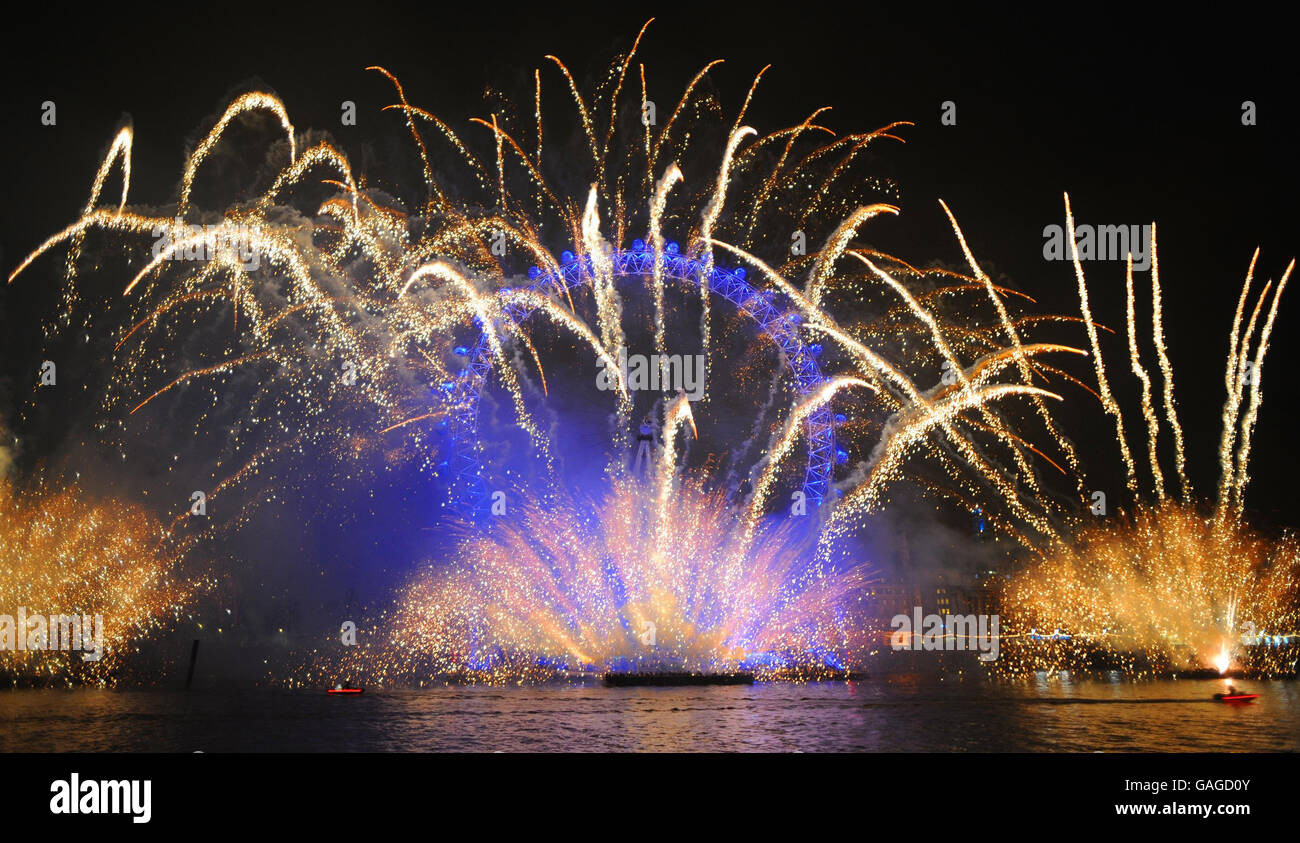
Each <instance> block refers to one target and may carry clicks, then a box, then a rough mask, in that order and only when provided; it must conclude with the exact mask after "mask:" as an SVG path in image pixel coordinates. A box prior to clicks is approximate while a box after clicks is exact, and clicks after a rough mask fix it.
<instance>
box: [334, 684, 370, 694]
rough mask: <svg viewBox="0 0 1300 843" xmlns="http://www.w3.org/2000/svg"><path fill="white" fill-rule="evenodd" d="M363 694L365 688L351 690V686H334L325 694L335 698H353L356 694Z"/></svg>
mask: <svg viewBox="0 0 1300 843" xmlns="http://www.w3.org/2000/svg"><path fill="white" fill-rule="evenodd" d="M365 692H366V689H365V688H353V687H352V686H351V685H335V686H334V687H333V688H330V689H329V690H328V691H326V692H325V693H327V694H333V695H336V696H355V695H357V694H364V693H365Z"/></svg>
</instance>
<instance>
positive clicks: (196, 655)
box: [185, 638, 199, 691]
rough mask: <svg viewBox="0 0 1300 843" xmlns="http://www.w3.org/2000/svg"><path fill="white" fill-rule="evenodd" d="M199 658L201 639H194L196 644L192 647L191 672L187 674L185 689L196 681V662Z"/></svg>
mask: <svg viewBox="0 0 1300 843" xmlns="http://www.w3.org/2000/svg"><path fill="white" fill-rule="evenodd" d="M198 659H199V639H197V638H195V639H194V646H192V647H190V672H189V673H187V674H186V675H185V690H187V691H188V690H189V689H190V685H191V684H193V683H194V663H195V662H196V661H198Z"/></svg>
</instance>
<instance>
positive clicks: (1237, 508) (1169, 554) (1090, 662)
mask: <svg viewBox="0 0 1300 843" xmlns="http://www.w3.org/2000/svg"><path fill="white" fill-rule="evenodd" d="M1065 207H1066V218H1067V222H1068V223H1069V225H1068V228H1069V230H1070V232H1071V235H1070V236H1071V237H1073V222H1072V217H1071V215H1070V204H1069V197H1068V196H1066V198H1065ZM1155 231H1156V228H1155V225H1154V224H1153V225H1152V226H1151V232H1152V234H1151V243H1150V248H1151V254H1152V264H1151V286H1152V332H1151V337H1152V341H1153V344H1154V345H1155V350H1156V355H1157V359H1158V361H1159V366H1160V371H1161V374H1162V376H1163V378H1164V383H1163V388H1162V395H1163V404H1164V410H1165V422H1166V425H1167V426H1168V427H1169V429H1170V431H1171V437H1172V439H1173V442H1174V453H1175V474H1176V476H1177V480H1178V484H1179V488H1180V489H1181V490H1182V497H1181V499H1179V500H1174V499H1171V498H1170V497H1168V496H1167V494H1166V487H1165V482H1164V478H1163V474H1162V472H1161V469H1160V464H1159V456H1158V445H1159V438H1160V429H1161V426H1160V423H1159V418H1158V416H1157V413H1156V410H1155V407H1154V403H1153V392H1154V386H1153V384H1152V382H1151V377H1150V376H1149V375H1148V373H1147V371H1146V369H1145V368H1144V367H1143V366H1142V363H1141V357H1140V350H1139V347H1138V335H1139V330H1138V326H1137V318H1136V314H1135V307H1134V283H1133V261H1132V255H1131V254H1130V255H1129V259H1128V265H1127V269H1126V275H1125V294H1126V295H1125V319H1126V323H1127V339H1128V354H1129V361H1130V368H1131V370H1132V372H1133V374H1134V376H1135V378H1136V379H1137V380H1138V382H1139V385H1140V396H1141V408H1142V413H1143V416H1144V417H1145V419H1146V426H1147V454H1148V459H1149V462H1150V470H1151V477H1152V483H1153V498H1152V500H1151V501H1144V500H1143V499H1142V498H1141V496H1140V493H1139V490H1138V481H1137V474H1136V470H1135V462H1134V459H1133V457H1132V454H1131V453H1130V451H1129V450H1128V446H1127V443H1126V442H1125V439H1124V421H1123V414H1122V412H1121V410H1120V408H1119V405H1118V403H1117V402H1116V400H1115V398H1114V395H1113V393H1112V392H1111V389H1110V386H1109V384H1108V382H1107V379H1106V374H1105V364H1104V363H1103V361H1102V357H1101V348H1100V345H1099V343H1098V341H1097V333H1096V329H1095V327H1093V323H1092V321H1091V320H1092V317H1091V313H1090V310H1089V306H1088V291H1087V284H1086V280H1085V278H1084V275H1083V267H1082V264H1081V263H1080V261H1079V259H1078V254H1077V249H1076V250H1075V252H1074V253H1073V257H1074V267H1075V272H1076V276H1077V280H1078V285H1079V298H1080V308H1081V310H1082V312H1083V316H1084V320H1085V325H1087V330H1088V337H1089V342H1090V344H1091V347H1092V351H1093V358H1094V359H1093V364H1094V371H1095V373H1096V376H1097V382H1098V388H1099V392H1098V394H1099V397H1100V398H1101V401H1102V404H1103V406H1104V408H1105V409H1106V412H1107V413H1108V414H1110V415H1111V416H1112V417H1113V418H1114V421H1115V426H1116V430H1117V432H1118V434H1119V445H1120V452H1121V456H1122V457H1123V460H1124V463H1125V467H1126V470H1127V477H1128V481H1127V485H1128V488H1129V490H1130V491H1131V492H1132V495H1133V506H1132V509H1131V511H1128V512H1125V511H1123V510H1121V511H1120V512H1118V513H1116V514H1115V515H1114V516H1113V517H1111V518H1108V519H1106V520H1097V519H1093V521H1092V522H1091V523H1089V522H1088V521H1086V520H1084V521H1078V522H1076V524H1075V526H1074V528H1073V529H1072V530H1068V531H1062V532H1061V533H1059V534H1058V535H1057V537H1056V540H1055V541H1054V542H1053V543H1052V545H1051V546H1050V547H1049V548H1048V549H1046V550H1045V551H1044V552H1042V553H1041V554H1039V555H1038V557H1037V559H1036V560H1035V562H1034V563H1033V564H1031V565H1030V566H1029V568H1028V569H1027V570H1026V571H1025V572H1024V573H1023V574H1021V575H1019V576H1017V577H1015V578H1014V579H1013V580H1012V581H1011V582H1010V584H1009V585H1008V587H1007V590H1006V594H1005V595H1004V599H1005V610H1006V612H1007V613H1008V614H1009V615H1010V616H1011V617H1012V618H1013V619H1014V621H1013V623H1012V625H1011V631H1010V632H1009V633H1008V635H1007V636H1006V637H1008V639H1009V641H1008V646H1009V648H1010V649H1009V650H1008V649H1006V648H1004V651H1003V652H1004V653H1009V655H1008V656H1007V657H1005V658H1004V659H1003V660H1002V662H1001V663H1000V664H999V665H998V670H1000V671H1002V672H1005V673H1018V672H1023V671H1026V670H1049V671H1054V670H1065V669H1068V670H1114V669H1118V670H1123V671H1126V672H1128V673H1130V674H1135V675H1144V674H1152V675H1155V674H1160V673H1162V672H1166V671H1169V670H1177V669H1186V668H1208V667H1215V668H1217V669H1218V670H1219V671H1220V672H1224V671H1226V670H1227V669H1228V668H1229V667H1233V666H1235V667H1239V668H1242V669H1246V670H1249V671H1252V672H1255V673H1259V674H1264V675H1272V674H1293V673H1294V672H1295V670H1296V656H1295V650H1294V648H1293V647H1290V646H1284V647H1282V648H1281V649H1278V648H1277V647H1276V646H1262V645H1261V644H1262V642H1263V643H1269V644H1274V645H1275V644H1276V643H1277V642H1278V641H1279V640H1281V641H1282V642H1283V643H1284V644H1288V643H1289V641H1290V640H1291V638H1292V637H1293V636H1294V635H1295V634H1296V630H1297V628H1300V623H1298V622H1300V551H1298V550H1297V545H1296V541H1295V539H1294V537H1293V536H1291V535H1289V534H1285V535H1283V536H1281V537H1280V538H1269V537H1265V536H1262V535H1260V534H1259V533H1257V532H1256V531H1254V530H1252V529H1251V528H1250V527H1249V526H1248V525H1246V524H1244V523H1242V512H1243V508H1244V498H1245V488H1246V485H1247V483H1248V482H1249V477H1248V475H1247V473H1246V465H1247V462H1248V459H1249V454H1250V432H1251V429H1252V428H1253V426H1254V423H1255V420H1256V418H1257V416H1258V410H1259V406H1260V403H1261V401H1262V391H1261V383H1262V378H1261V375H1262V369H1263V363H1264V357H1265V354H1266V353H1267V351H1268V343H1269V338H1270V336H1271V334H1272V330H1273V324H1274V320H1275V318H1276V315H1277V311H1278V305H1279V303H1280V300H1281V294H1282V291H1283V290H1284V289H1285V287H1286V283H1287V280H1288V279H1289V278H1290V275H1291V271H1292V269H1293V268H1294V261H1292V262H1291V263H1290V264H1288V266H1287V268H1286V270H1285V271H1284V272H1283V274H1282V277H1281V280H1280V281H1279V283H1278V284H1277V286H1276V288H1274V287H1273V285H1272V284H1271V283H1270V284H1266V285H1265V287H1264V289H1263V291H1262V292H1261V293H1260V294H1259V296H1258V297H1257V299H1256V302H1255V306H1254V308H1253V310H1252V312H1251V315H1250V318H1249V319H1248V320H1247V324H1246V327H1245V331H1244V333H1243V332H1242V320H1243V316H1244V314H1245V308H1246V304H1247V302H1248V298H1249V292H1250V287H1251V281H1252V278H1253V276H1254V272H1255V264H1256V261H1257V260H1258V257H1259V252H1258V250H1257V251H1256V252H1255V255H1254V257H1252V258H1251V262H1250V269H1249V270H1248V272H1247V274H1246V281H1245V283H1244V284H1243V285H1242V290H1241V295H1240V297H1239V298H1238V302H1237V309H1236V313H1235V315H1234V317H1233V323H1232V330H1231V331H1230V333H1229V343H1228V360H1227V365H1226V371H1225V377H1224V384H1225V387H1226V390H1227V400H1226V402H1225V404H1224V409H1223V432H1222V435H1221V437H1220V446H1219V467H1220V476H1219V483H1218V497H1217V501H1216V502H1207V501H1200V500H1197V499H1196V498H1195V497H1194V496H1193V494H1192V489H1191V486H1190V484H1189V483H1188V481H1187V477H1186V470H1185V456H1184V450H1183V434H1182V428H1181V425H1180V424H1179V421H1178V416H1177V412H1176V406H1175V402H1174V383H1173V369H1172V366H1171V365H1170V363H1169V357H1168V351H1167V349H1166V348H1165V343H1164V332H1163V327H1162V326H1163V319H1164V315H1163V313H1162V301H1161V296H1160V282H1159V269H1158V262H1157V260H1156V257H1155V256H1156V253H1157V252H1156V241H1155ZM1270 291H1271V292H1272V298H1271V299H1270V298H1269V293H1270ZM1266 304H1267V308H1268V315H1267V317H1266V318H1265V319H1264V321H1263V323H1262V325H1261V324H1260V316H1261V314H1262V313H1263V311H1264V308H1265V305H1266ZM1257 330H1258V333H1257ZM1252 344H1253V346H1254V356H1253V359H1252V358H1251V355H1250V349H1251V346H1252ZM1247 385H1249V396H1248V397H1247V389H1246V387H1247ZM1243 400H1245V401H1247V407H1246V410H1245V414H1244V415H1243V414H1242V410H1241V407H1242V402H1243ZM1234 444H1236V445H1237V448H1236V451H1235V453H1234V450H1233V446H1234ZM1211 507H1212V510H1213V511H1212V514H1210V515H1209V517H1207V514H1206V512H1205V510H1207V509H1210V508H1211ZM1256 645H1261V646H1256Z"/></svg>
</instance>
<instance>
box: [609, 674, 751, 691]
mask: <svg viewBox="0 0 1300 843" xmlns="http://www.w3.org/2000/svg"><path fill="white" fill-rule="evenodd" d="M753 684H754V674H752V673H669V672H662V673H619V672H616V671H611V672H609V673H606V674H605V685H606V687H609V688H630V687H635V686H641V685H661V686H665V685H753Z"/></svg>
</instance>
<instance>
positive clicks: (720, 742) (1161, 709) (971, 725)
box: [0, 676, 1300, 752]
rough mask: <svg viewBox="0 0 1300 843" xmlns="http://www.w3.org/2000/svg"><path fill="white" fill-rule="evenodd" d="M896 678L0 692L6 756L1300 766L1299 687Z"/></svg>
mask: <svg viewBox="0 0 1300 843" xmlns="http://www.w3.org/2000/svg"><path fill="white" fill-rule="evenodd" d="M1223 684H1224V683H1223V682H1221V681H1210V680H1164V681H1148V682H1140V683H1134V682H1125V681H1110V682H1108V681H1102V680H1087V681H1083V680H1079V681H1074V680H1070V679H1068V678H1067V679H1059V678H1058V679H1050V680H1049V679H1045V678H1040V679H1030V680H1026V681H1020V682H989V681H985V680H965V681H962V680H952V679H949V680H941V679H939V678H938V677H913V676H893V677H885V678H880V679H867V680H864V681H859V682H833V683H814V684H805V685H789V684H758V685H753V686H731V687H697V688H605V687H603V686H601V685H585V686H583V685H561V686H542V687H537V686H532V687H517V686H512V687H504V688H503V687H463V686H456V687H441V686H440V687H437V688H429V689H421V690H373V689H372V690H367V692H366V693H365V694H364V695H362V696H358V697H347V698H341V697H330V696H327V695H325V694H324V693H323V692H320V691H285V690H279V689H273V688H243V689H227V690H220V689H218V690H205V691H192V692H190V693H185V692H181V691H164V690H95V689H75V690H11V691H0V750H2V751H5V752H23V751H28V752H30V751H35V752H50V751H57V752H68V751H89V752H122V751H129V752H136V751H164V752H194V751H197V750H201V751H203V752H277V751H308V752H313V751H382V752H391V751H396V752H429V751H475V752H493V751H505V752H519V751H523V752H539V751H649V752H660V751H669V752H678V751H684V752H692V751H706V752H707V751H723V752H737V751H763V752H873V751H905V752H906V751H993V752H998V751H1029V752H1042V751H1048V752H1132V751H1155V752H1182V751H1188V752H1191V751H1199V752H1204V751H1265V752H1267V751H1291V752H1295V751H1300V683H1297V682H1294V681H1274V682H1263V681H1261V682H1250V681H1240V682H1237V683H1236V684H1237V685H1238V687H1239V688H1240V689H1242V690H1248V691H1255V692H1259V693H1260V694H1261V697H1260V699H1259V701H1258V702H1256V703H1254V704H1250V705H1239V706H1238V705H1225V704H1222V703H1218V702H1214V701H1213V700H1212V699H1211V696H1212V694H1214V693H1215V692H1216V691H1220V690H1222V689H1223Z"/></svg>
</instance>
